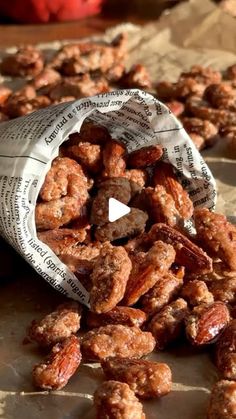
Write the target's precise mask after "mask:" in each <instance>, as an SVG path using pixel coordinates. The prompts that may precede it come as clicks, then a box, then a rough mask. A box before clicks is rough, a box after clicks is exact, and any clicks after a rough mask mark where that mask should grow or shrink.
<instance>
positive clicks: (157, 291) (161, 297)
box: [141, 271, 183, 316]
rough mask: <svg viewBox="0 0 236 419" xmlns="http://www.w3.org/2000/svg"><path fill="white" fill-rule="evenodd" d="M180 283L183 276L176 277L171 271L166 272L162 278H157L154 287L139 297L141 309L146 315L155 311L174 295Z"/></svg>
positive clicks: (179, 287) (178, 289)
mask: <svg viewBox="0 0 236 419" xmlns="http://www.w3.org/2000/svg"><path fill="white" fill-rule="evenodd" d="M182 285H183V278H178V276H176V275H174V274H173V273H172V272H171V271H169V272H166V273H165V274H164V275H163V277H162V278H160V279H158V280H157V282H156V284H155V285H154V287H153V288H151V289H150V290H149V291H148V292H147V293H146V294H145V295H144V296H143V297H142V298H141V308H142V310H143V311H145V313H147V314H148V316H151V315H153V314H155V313H157V312H158V311H160V310H161V309H162V308H163V307H164V306H165V305H166V304H168V303H169V302H170V301H171V300H173V299H174V298H175V297H176V295H177V294H178V292H179V291H180V289H181V287H182Z"/></svg>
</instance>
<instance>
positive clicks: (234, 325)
mask: <svg viewBox="0 0 236 419" xmlns="http://www.w3.org/2000/svg"><path fill="white" fill-rule="evenodd" d="M215 360H216V366H217V368H218V369H219V371H220V373H221V375H222V376H223V378H225V379H227V380H235V381H236V320H232V321H231V322H230V323H229V325H228V326H227V327H226V329H225V330H224V332H223V333H222V335H221V336H220V338H219V339H218V341H217V344H216V356H215Z"/></svg>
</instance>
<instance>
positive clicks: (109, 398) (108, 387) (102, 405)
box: [94, 380, 146, 419]
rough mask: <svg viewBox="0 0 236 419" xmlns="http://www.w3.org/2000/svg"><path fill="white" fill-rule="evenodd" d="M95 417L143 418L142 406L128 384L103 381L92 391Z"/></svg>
mask: <svg viewBox="0 0 236 419" xmlns="http://www.w3.org/2000/svg"><path fill="white" fill-rule="evenodd" d="M94 406H95V409H96V419H145V418H146V415H145V414H144V413H143V406H142V404H141V403H140V402H139V400H138V399H137V398H136V396H135V394H134V392H133V391H132V390H131V389H130V387H129V386H128V384H126V383H120V382H119V381H113V380H111V381H104V382H103V383H102V384H101V385H100V387H98V389H97V390H96V391H95V393H94Z"/></svg>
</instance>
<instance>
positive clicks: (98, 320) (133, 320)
mask: <svg viewBox="0 0 236 419" xmlns="http://www.w3.org/2000/svg"><path fill="white" fill-rule="evenodd" d="M145 321H146V314H145V313H144V312H143V311H142V310H139V309H138V308H131V307H123V306H117V307H114V308H113V309H112V310H110V311H107V312H106V313H101V314H97V313H92V312H91V311H89V312H88V313H87V315H86V323H87V326H88V327H89V328H90V329H93V328H95V327H101V326H106V325H107V324H123V325H124V326H137V327H141V326H142V325H143V323H144V322H145Z"/></svg>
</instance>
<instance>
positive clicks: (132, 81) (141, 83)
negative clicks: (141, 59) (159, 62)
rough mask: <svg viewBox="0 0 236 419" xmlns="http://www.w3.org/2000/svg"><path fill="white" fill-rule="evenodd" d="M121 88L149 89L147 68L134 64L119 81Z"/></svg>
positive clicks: (149, 82) (149, 81)
mask: <svg viewBox="0 0 236 419" xmlns="http://www.w3.org/2000/svg"><path fill="white" fill-rule="evenodd" d="M120 83H121V85H122V87H125V88H128V89H133V88H136V89H137V88H141V89H145V88H150V87H151V80H150V75H149V73H148V70H147V68H146V67H145V66H144V65H141V64H134V65H133V66H132V67H131V69H130V70H129V71H127V72H126V73H124V75H123V77H122V79H121V80H120Z"/></svg>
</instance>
